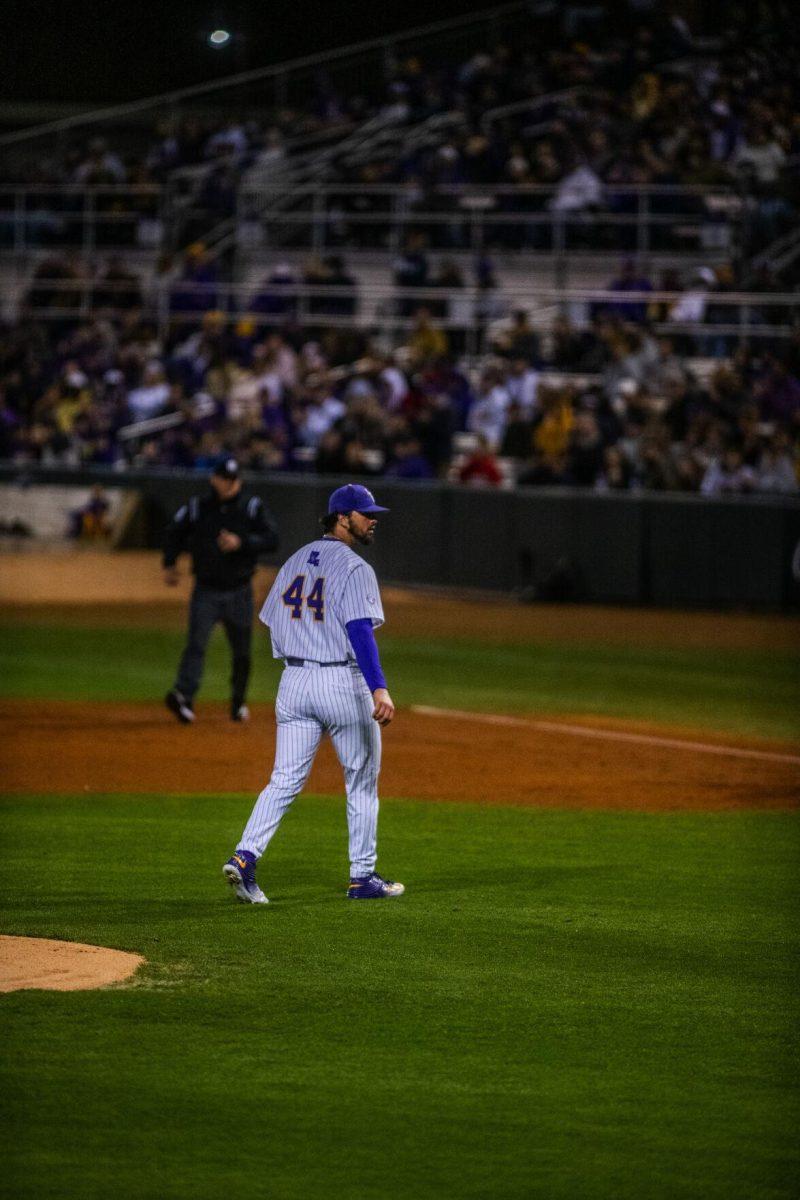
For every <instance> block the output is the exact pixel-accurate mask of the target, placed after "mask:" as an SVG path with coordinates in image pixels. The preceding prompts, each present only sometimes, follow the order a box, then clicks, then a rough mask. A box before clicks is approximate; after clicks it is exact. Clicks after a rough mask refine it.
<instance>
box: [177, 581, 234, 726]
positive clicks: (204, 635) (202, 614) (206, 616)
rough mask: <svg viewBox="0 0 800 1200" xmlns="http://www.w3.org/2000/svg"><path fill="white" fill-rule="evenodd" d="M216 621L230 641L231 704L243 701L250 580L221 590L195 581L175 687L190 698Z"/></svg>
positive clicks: (198, 681) (196, 683)
mask: <svg viewBox="0 0 800 1200" xmlns="http://www.w3.org/2000/svg"><path fill="white" fill-rule="evenodd" d="M217 622H220V623H221V624H222V627H223V628H224V630H225V633H226V634H227V637H228V641H229V642H230V647H231V654H232V656H233V664H232V669H231V708H232V709H236V708H238V707H239V706H240V705H241V704H244V702H245V697H246V694H247V681H248V679H249V678H250V638H251V635H252V630H253V589H252V587H251V585H250V583H249V582H248V583H246V584H244V585H243V586H242V587H238V588H231V589H230V590H229V591H222V590H220V589H219V588H210V587H205V586H204V585H203V584H202V583H196V584H195V586H194V590H193V592H192V599H191V602H190V604H189V636H188V639H187V642H186V648H185V649H184V651H183V654H182V655H181V661H180V665H179V667H178V675H177V678H176V680H175V688H176V690H177V691H179V692H180V693H181V695H182V696H185V697H186V699H187V700H190V701H191V700H192V699H193V698H194V694H195V692H196V691H197V689H198V688H199V686H200V680H201V679H202V677H203V666H204V663H205V657H206V648H207V647H208V642H209V638H210V637H211V633H212V630H213V629H214V626H215V625H216V624H217Z"/></svg>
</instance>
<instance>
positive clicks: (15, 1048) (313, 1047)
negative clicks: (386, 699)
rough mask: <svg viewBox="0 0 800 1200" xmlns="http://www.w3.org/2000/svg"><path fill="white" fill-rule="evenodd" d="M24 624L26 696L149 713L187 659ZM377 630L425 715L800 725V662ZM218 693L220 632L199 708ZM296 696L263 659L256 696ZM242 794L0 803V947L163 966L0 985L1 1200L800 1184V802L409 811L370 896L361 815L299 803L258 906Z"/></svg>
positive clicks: (18, 691)
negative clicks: (350, 843) (748, 807)
mask: <svg viewBox="0 0 800 1200" xmlns="http://www.w3.org/2000/svg"><path fill="white" fill-rule="evenodd" d="M3 633H4V635H5V636H4V637H3V639H2V644H3V647H4V649H3V657H2V659H0V692H2V694H4V695H6V696H41V697H52V696H63V697H66V698H68V697H73V698H80V699H96V700H100V701H102V700H108V699H111V698H116V699H143V700H144V699H154V698H158V697H160V696H161V694H162V693H163V690H164V687H165V681H166V682H167V683H168V682H169V679H170V677H171V673H172V669H173V667H174V661H175V657H176V655H177V651H178V648H179V643H180V635H179V634H177V633H176V632H175V631H174V630H168V629H164V630H155V631H153V630H143V629H129V630H128V629H124V630H109V629H92V628H91V627H87V626H84V627H81V628H69V627H67V626H61V627H55V628H47V627H42V626H41V625H39V626H36V627H35V626H34V625H33V624H31V625H25V624H18V625H16V626H14V627H13V628H12V627H6V628H5V629H4V630H3ZM381 644H382V647H383V649H384V660H385V663H386V666H387V673H388V674H389V676H390V678H391V680H392V688H393V693H394V694H395V699H396V700H398V701H399V702H400V703H403V704H410V703H415V702H422V703H427V704H445V705H447V704H451V705H454V706H458V707H461V708H475V709H482V710H491V709H505V710H509V711H519V710H526V709H527V710H537V709H539V710H546V711H561V712H597V713H607V714H609V715H615V716H629V717H632V718H636V717H638V718H642V719H648V720H663V721H665V722H674V723H678V724H681V725H683V726H688V725H691V724H695V723H696V725H697V726H698V727H702V728H709V729H715V728H716V729H720V730H725V731H728V732H734V733H736V732H738V733H741V734H743V735H745V734H749V735H761V736H771V737H788V736H791V735H792V734H793V733H794V732H796V725H795V719H794V717H793V715H792V708H793V706H794V704H795V701H796V700H797V698H798V684H797V674H798V672H797V665H798V664H797V659H796V658H795V659H792V657H791V656H788V655H785V654H783V655H769V654H767V653H755V652H752V651H751V652H743V651H740V652H736V653H734V652H726V653H724V654H723V653H721V652H719V651H713V652H712V651H706V650H702V651H701V650H697V651H688V650H683V651H679V652H678V651H668V650H665V649H663V648H659V647H650V648H647V647H644V648H642V647H625V648H623V649H621V650H617V649H609V648H608V647H599V646H578V645H572V646H567V647H565V646H561V645H555V644H534V643H531V644H526V645H524V646H517V647H512V646H500V647H496V646H495V647H491V648H488V647H481V646H480V645H479V644H476V643H470V642H463V641H459V642H456V641H439V642H437V643H435V644H427V643H422V642H419V641H404V640H402V639H397V640H390V639H387V638H382V640H381ZM226 675H227V660H226V653H225V648H224V644H223V643H222V640H221V639H219V640H217V641H216V642H215V644H214V647H213V649H212V654H211V658H210V662H209V672H208V676H207V680H206V686H205V688H204V691H203V695H204V696H205V697H208V698H218V699H222V698H224V696H225V677H226ZM276 678H277V674H276V668H275V667H274V666H273V665H272V664H271V661H270V660H269V658H268V652H267V649H266V646H265V644H264V643H263V642H262V643H261V644H260V645H259V648H258V650H257V658H256V681H255V688H254V692H253V696H254V698H255V699H259V698H264V699H266V698H271V697H272V695H273V694H274V685H275V679H276ZM797 707H800V706H797ZM795 711H796V708H795ZM12 752H13V750H12ZM145 752H146V746H143V753H145ZM53 753H54V761H55V762H56V763H57V754H58V747H57V745H54V748H53ZM720 771H724V763H721V764H720ZM251 802H252V797H250V796H223V797H217V796H214V797H211V796H180V797H174V796H172V797H169V796H152V795H142V796H136V795H133V796H119V795H114V796H103V795H92V796H89V797H87V796H83V797H63V796H58V797H56V796H25V797H20V796H9V797H5V798H4V800H3V801H2V803H3V830H4V854H3V855H2V857H1V858H0V886H1V887H2V896H3V902H4V918H3V924H2V931H3V932H5V933H15V934H28V935H34V936H42V937H56V938H65V939H71V940H76V941H86V942H94V943H97V944H102V945H108V946H114V947H118V948H120V949H128V950H134V951H136V952H138V953H141V954H143V955H145V957H146V958H147V960H148V964H149V965H148V966H147V967H146V968H144V970H143V972H142V973H141V975H140V977H139V978H138V979H137V980H136V981H135V983H134V984H133V985H132V986H122V987H118V988H112V989H108V990H104V991H96V992H75V993H55V992H52V993H48V992H42V991H40V992H18V993H12V994H8V995H5V996H2V997H0V1017H1V1018H2V1021H3V1028H4V1045H5V1053H4V1055H3V1065H2V1070H3V1079H2V1089H1V1091H0V1094H2V1096H3V1101H2V1103H3V1108H4V1116H5V1120H4V1122H3V1127H2V1134H0V1137H2V1139H3V1141H4V1158H5V1164H6V1165H5V1168H4V1176H3V1180H2V1183H0V1195H3V1196H8V1197H9V1198H11V1197H13V1198H14V1200H17V1198H19V1200H27V1198H29V1197H30V1198H31V1200H32V1198H33V1197H37V1198H38V1197H80V1198H86V1200H100V1197H107V1196H114V1197H115V1198H118V1200H149V1198H150V1197H153V1198H156V1197H159V1198H160V1197H165V1198H171V1197H174V1198H176V1200H177V1198H181V1200H184V1198H185V1200H190V1198H192V1200H205V1198H206V1197H208V1198H211V1197H215V1198H216V1197H218V1196H219V1195H220V1194H240V1193H241V1194H243V1195H247V1196H253V1197H269V1198H270V1200H294V1198H295V1197H297V1198H300V1197H303V1200H305V1198H306V1197H308V1196H309V1195H310V1194H314V1193H318V1194H322V1195H324V1196H325V1197H326V1198H327V1200H345V1197H347V1198H348V1200H349V1198H351V1197H353V1196H356V1195H364V1194H370V1195H371V1194H375V1195H378V1194H386V1195H392V1196H396V1197H400V1198H403V1200H429V1198H430V1200H432V1198H433V1197H437V1200H478V1198H481V1200H482V1198H486V1200H489V1198H492V1200H494V1198H495V1197H496V1198H498V1200H523V1198H524V1200H528V1198H531V1200H533V1198H535V1200H626V1198H631V1200H634V1198H637V1200H638V1198H643V1200H648V1198H652V1200H673V1198H675V1200H684V1198H686V1200H689V1198H695V1197H697V1198H702V1200H715V1198H717V1197H719V1198H720V1200H722V1198H723V1197H724V1198H725V1200H737V1198H740V1200H762V1198H763V1200H773V1198H774V1200H778V1198H787V1200H788V1198H789V1197H794V1196H795V1195H796V1194H797V1188H798V1184H799V1183H800V1159H799V1157H798V1154H797V1150H796V1129H797V1125H798V1118H800V1111H799V1110H800V1104H799V1103H798V1089H797V1079H798V1065H800V1064H798V1054H797V1017H798V1010H799V1009H800V1005H799V1004H798V999H797V997H798V990H797V983H798V978H797V970H796V964H797V961H798V957H797V953H798V940H800V938H799V935H798V930H797V924H796V913H797V908H798V889H799V887H800V885H799V884H798V879H799V878H800V876H799V875H798V863H800V837H799V836H798V818H797V814H796V813H778V812H773V813H763V812H762V813H755V812H753V813H747V812H725V813H713V814H702V813H697V814H686V813H683V814H664V815H653V814H637V813H603V812H596V811H593V812H567V811H564V812H558V811H544V810H541V811H540V810H533V809H521V808H511V807H502V806H500V807H492V808H483V807H477V806H475V805H470V806H466V805H465V806H460V805H454V804H447V805H431V804H422V803H419V802H418V801H416V800H415V799H414V797H396V798H389V799H387V800H385V801H384V802H383V808H382V816H381V864H382V866H383V867H384V868H385V870H386V872H387V873H388V874H392V875H396V876H397V877H399V878H400V879H402V880H403V881H404V882H405V883H406V884H407V887H408V892H407V894H406V895H405V896H404V897H402V898H401V899H400V900H397V901H392V902H387V903H382V904H375V905H369V904H365V905H357V904H348V903H347V902H346V901H345V900H344V899H343V896H342V891H343V887H342V866H343V864H344V863H345V861H346V858H345V851H346V833H345V822H344V812H343V808H344V806H343V801H342V799H341V798H340V797H304V798H302V799H301V800H300V801H298V803H297V804H296V805H295V806H294V808H293V809H292V811H291V812H290V813H289V815H288V816H287V818H286V821H285V825H284V827H283V828H282V829H281V831H280V833H279V835H278V837H277V838H276V839H275V842H274V843H273V846H272V847H271V848H270V854H269V857H268V860H266V861H265V863H264V865H263V868H262V871H261V878H262V882H263V884H264V886H265V890H266V891H267V893H268V895H269V896H270V898H271V900H272V903H271V904H270V905H269V907H267V908H264V909H260V908H258V909H247V908H241V907H239V906H237V905H235V904H233V903H232V902H231V901H230V898H229V896H228V895H227V894H226V889H225V888H224V885H223V882H222V877H221V874H220V867H221V864H222V861H223V859H224V858H225V857H226V856H227V854H228V852H229V848H230V847H231V845H232V844H233V843H234V842H235V840H236V837H237V835H238V833H239V831H240V829H241V827H242V824H243V822H244V820H245V818H246V816H247V815H248V812H249V809H250V805H251Z"/></svg>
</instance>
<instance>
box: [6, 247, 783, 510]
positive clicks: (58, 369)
mask: <svg viewBox="0 0 800 1200" xmlns="http://www.w3.org/2000/svg"><path fill="white" fill-rule="evenodd" d="M343 269H344V268H342V270H343ZM114 273H115V280H114V281H113V283H109V282H108V275H109V274H114ZM96 286H97V291H98V296H99V298H100V300H101V301H103V300H104V299H107V298H108V295H109V294H113V293H114V292H115V290H117V289H118V290H119V291H120V292H121V293H122V294H123V295H124V296H125V297H126V306H120V307H117V308H115V307H113V305H110V304H109V305H108V306H107V307H103V306H102V305H98V307H97V308H96V309H95V311H94V312H93V313H92V315H91V316H90V317H88V318H86V319H76V318H71V319H70V318H64V319H63V320H62V321H60V322H58V323H56V324H53V323H45V322H42V321H40V320H39V319H37V315H36V311H35V308H33V309H29V310H27V311H26V313H25V314H23V316H22V317H21V318H20V319H19V320H17V321H15V322H13V323H8V324H7V325H6V326H5V327H3V328H2V329H0V457H2V458H4V459H10V460H12V461H14V462H16V463H18V464H19V465H20V466H24V465H26V464H32V463H44V464H55V463H64V464H70V465H76V466H80V465H91V464H98V465H104V466H111V467H117V468H120V469H122V468H125V467H127V466H160V467H167V468H169V467H174V468H181V469H206V468H208V467H209V466H210V465H211V464H212V463H213V462H214V461H216V459H217V458H218V456H219V455H220V454H223V453H235V454H236V455H237V456H238V457H239V458H240V460H241V461H242V463H243V464H244V466H245V467H246V468H248V469H251V470H255V471H267V472H268V471H316V472H319V473H332V474H333V473H335V474H345V475H348V476H353V477H359V476H374V475H388V476H394V477H397V478H403V479H426V478H446V479H448V478H449V479H456V480H461V481H462V482H464V483H471V484H478V485H484V486H499V485H507V484H514V483H518V484H521V485H530V486H539V485H570V486H575V487H582V488H588V489H594V490H635V489H647V490H650V489H654V490H683V491H702V492H705V493H707V494H716V493H720V492H776V491H781V492H791V491H795V490H797V487H798V464H799V462H800V458H799V455H800V333H795V335H794V337H793V338H791V339H790V340H783V341H782V342H779V341H777V340H776V341H772V340H766V341H764V342H763V343H761V344H762V345H763V347H764V348H763V350H756V349H754V348H752V347H748V346H747V344H746V343H743V344H742V345H740V346H739V348H738V349H737V350H736V352H735V353H734V354H733V355H732V356H730V357H727V358H719V359H717V360H713V361H712V363H711V367H710V371H707V372H704V373H702V374H700V373H698V372H697V371H693V370H692V368H691V362H692V360H690V359H687V357H686V355H685V354H684V353H683V352H682V351H681V349H680V347H679V346H678V345H677V344H676V341H675V340H674V339H672V338H670V337H667V336H657V335H655V334H654V333H653V332H652V331H651V326H650V325H649V323H648V322H647V320H645V319H643V314H642V312H641V311H640V310H639V308H638V307H637V306H636V305H633V307H631V308H628V307H626V304H627V302H626V301H625V300H622V301H620V302H619V304H618V305H617V306H616V307H615V306H614V304H607V305H604V306H599V307H598V308H597V309H596V311H595V312H593V314H592V315H591V319H590V320H589V321H588V322H587V323H585V324H584V325H583V326H582V327H576V326H574V325H573V324H572V323H571V322H570V320H569V318H568V317H567V316H565V315H560V316H558V317H556V318H555V320H554V321H553V322H552V323H551V324H550V326H549V327H548V328H546V329H541V328H534V327H533V325H532V324H531V322H530V320H529V317H528V314H527V313H526V312H524V311H516V312H514V313H512V314H511V315H510V316H508V317H507V318H505V319H501V320H495V321H492V322H491V323H490V324H488V325H487V327H486V333H485V345H484V348H483V352H482V353H481V354H480V356H478V357H477V358H476V359H474V360H467V359H465V358H464V357H463V356H462V355H461V354H460V352H459V350H458V348H457V347H456V346H454V345H453V342H452V333H451V332H450V331H448V330H447V329H446V328H444V327H443V325H442V323H441V321H440V318H439V317H437V315H436V314H435V313H434V312H432V311H431V310H430V309H429V308H417V309H416V310H414V312H413V315H412V316H411V318H410V319H409V321H408V322H407V323H406V324H405V326H404V330H405V332H404V336H403V339H402V344H401V345H399V346H396V347H394V348H393V349H391V350H389V349H387V347H386V345H385V344H381V343H380V342H379V341H376V340H375V339H373V338H372V337H371V335H370V331H369V330H368V329H363V328H360V327H359V326H358V325H356V324H352V323H351V324H349V325H345V326H344V327H341V328H340V327H337V326H335V325H331V323H330V319H329V317H328V316H327V314H322V315H321V316H317V317H313V318H311V319H309V320H307V321H306V322H305V323H301V322H300V321H299V320H298V319H297V317H296V315H293V314H292V312H291V311H289V312H281V313H279V314H276V313H275V312H274V311H273V312H268V313H264V312H260V313H258V312H253V313H248V314H246V315H242V316H240V317H238V318H233V319H231V317H230V315H229V314H226V313H224V312H221V311H219V310H217V309H208V310H207V311H204V312H202V313H196V314H194V315H192V314H187V313H182V314H181V317H182V319H181V320H173V321H172V322H170V323H169V324H168V326H167V329H168V332H167V333H166V334H164V335H162V334H160V333H159V326H158V325H157V324H156V323H154V322H153V321H152V320H150V319H149V318H148V316H147V315H146V313H145V311H144V310H143V309H142V308H141V307H140V305H139V303H138V296H137V291H136V280H135V277H133V276H132V275H131V274H130V273H129V272H127V271H126V269H125V267H124V264H121V263H118V264H116V265H114V264H110V265H109V271H108V272H107V273H106V280H105V282H104V281H103V280H102V279H101V280H99V281H98V283H97V285H96ZM209 287H213V283H209ZM104 288H105V291H104V290H103V289H104ZM270 294H273V293H270ZM190 318H191V319H190ZM707 366H708V363H707ZM147 422H149V424H143V423H147Z"/></svg>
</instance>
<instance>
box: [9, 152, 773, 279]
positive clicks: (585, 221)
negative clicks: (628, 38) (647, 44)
mask: <svg viewBox="0 0 800 1200" xmlns="http://www.w3.org/2000/svg"><path fill="white" fill-rule="evenodd" d="M320 153H322V154H323V155H325V154H328V153H330V152H329V151H328V150H326V149H323V150H322V151H320ZM312 159H313V162H312V161H311V160H312ZM316 162H317V156H315V154H310V155H309V156H308V161H306V159H301V160H299V161H298V162H297V163H296V164H295V163H289V164H287V166H286V168H285V169H284V168H282V167H281V168H276V169H275V170H273V172H272V178H271V180H270V184H269V186H266V187H265V186H263V185H258V186H255V185H253V184H245V185H243V186H242V187H241V188H240V190H239V192H238V194H237V198H236V212H235V214H234V215H233V216H228V215H225V216H223V215H222V214H220V213H217V214H216V215H215V212H214V209H213V208H211V209H204V208H202V205H201V204H200V202H199V201H198V198H197V197H196V196H195V197H194V199H193V201H192V203H193V204H194V206H195V207H194V210H193V211H194V213H195V224H194V226H192V225H190V224H189V225H187V224H186V220H187V218H186V211H185V209H181V208H180V203H179V197H178V192H177V188H176V186H172V187H169V186H168V187H163V188H162V187H159V186H156V185H141V186H128V185H125V184H119V185H108V186H103V187H93V188H85V187H82V186H80V185H78V184H72V185H65V186H58V187H57V186H39V187H36V188H16V187H8V188H2V187H0V251H5V252H9V251H11V252H14V253H16V254H24V253H27V252H29V251H32V250H41V249H59V248H68V249H76V250H80V251H81V252H82V253H83V254H86V255H91V254H93V253H94V252H95V251H96V250H103V249H108V250H114V249H126V248H129V249H151V250H159V249H161V248H163V246H164V245H165V244H169V245H170V246H171V247H172V248H174V247H175V244H176V243H175V238H174V236H172V235H171V232H170V231H171V230H172V227H173V224H174V222H175V221H176V220H177V214H178V211H179V210H180V214H181V220H182V221H183V222H184V227H185V228H184V232H185V235H186V236H185V239H184V240H185V241H189V240H193V238H197V237H202V238H203V240H206V241H208V242H211V243H212V244H213V243H215V242H216V244H220V238H222V237H224V238H225V242H224V246H231V245H238V246H242V245H243V244H244V245H246V247H247V250H248V252H253V251H256V250H264V251H266V252H268V251H270V250H275V249H279V248H282V247H287V248H293V247H294V248H297V249H301V250H308V251H312V252H314V253H323V252H328V251H335V250H342V249H347V250H358V249H362V248H365V249H373V250H374V249H383V250H387V251H390V252H392V253H396V252H397V251H398V249H399V248H400V246H401V244H402V241H403V238H404V237H405V235H406V234H407V233H408V232H409V231H410V230H412V229H413V230H419V231H421V232H423V233H425V234H426V235H427V237H428V242H429V248H431V249H434V250H438V251H471V252H473V253H476V252H481V251H483V250H485V249H488V248H495V249H498V250H503V249H508V250H513V251H515V252H518V251H522V252H530V253H541V252H545V253H549V254H554V255H564V254H567V253H569V252H571V251H576V250H581V249H594V250H600V251H603V250H607V251H609V252H620V251H622V252H625V253H634V254H636V255H637V256H640V257H641V256H647V255H648V254H651V253H670V254H682V253H685V252H687V251H689V252H693V253H704V254H707V255H714V254H717V255H718V256H719V255H720V254H723V255H725V254H727V255H728V256H730V255H731V254H732V253H733V252H734V250H735V249H736V238H737V236H738V231H739V229H740V227H741V225H742V223H743V222H745V221H746V220H747V219H748V216H749V213H750V210H751V207H752V202H750V201H749V200H748V199H747V198H746V197H743V196H742V195H741V194H739V193H737V192H736V191H735V190H734V189H732V188H719V187H717V188H712V189H709V188H700V187H689V186H686V187H683V186H672V187H653V186H639V187H631V186H625V187H609V188H607V189H606V190H605V193H604V196H603V198H602V201H601V203H600V204H599V205H596V206H593V207H592V208H590V209H586V210H583V211H579V212H569V211H561V210H559V209H558V208H554V207H552V202H553V201H554V199H555V197H557V195H558V188H557V187H553V186H545V185H538V184H526V185H516V186H514V185H509V184H498V185H491V184H489V185H486V184H484V185H469V184H464V185H459V186H439V187H436V188H433V189H429V190H425V191H424V192H421V191H420V190H419V189H418V188H416V186H415V185H414V186H397V185H392V186H370V187H363V186H360V185H356V184H341V185H330V184H329V185H324V184H323V185H320V184H318V183H315V182H313V181H309V180H308V179H307V178H305V176H307V174H308V172H309V171H310V170H311V168H312V167H313V165H314V163H316ZM354 201H357V202H358V205H359V208H358V209H356V207H355V204H354ZM365 206H367V210H366V211H365ZM426 206H427V207H426ZM218 234H219V237H218V236H217V235H218Z"/></svg>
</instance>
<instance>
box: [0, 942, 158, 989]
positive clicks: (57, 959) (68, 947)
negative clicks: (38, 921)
mask: <svg viewBox="0 0 800 1200" xmlns="http://www.w3.org/2000/svg"><path fill="white" fill-rule="evenodd" d="M143 962H144V959H143V958H142V957H141V955H139V954H127V953H126V952H125V951H124V950H107V949H106V948H105V947H104V946H84V945H83V944H82V943H81V942H55V941H51V940H50V939H49V938H31V937H8V936H5V935H0V992H17V991H20V990H22V989H23V988H47V989H48V990H49V991H54V992H73V991H78V990H79V989H81V988H98V987H104V986H105V985H106V984H108V983H121V982H122V980H123V979H128V977H129V976H131V975H132V974H133V973H134V971H135V970H136V969H137V967H140V966H141V965H142V963H143Z"/></svg>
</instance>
